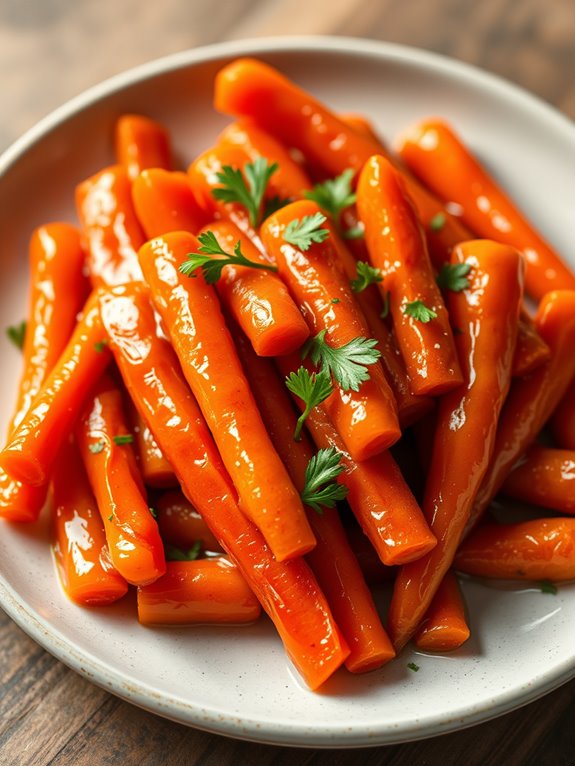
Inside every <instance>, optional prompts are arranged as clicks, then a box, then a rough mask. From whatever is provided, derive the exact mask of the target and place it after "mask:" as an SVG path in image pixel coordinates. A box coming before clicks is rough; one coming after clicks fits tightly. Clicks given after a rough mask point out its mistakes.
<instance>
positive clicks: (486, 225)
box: [399, 120, 575, 299]
mask: <svg viewBox="0 0 575 766" xmlns="http://www.w3.org/2000/svg"><path fill="white" fill-rule="evenodd" d="M399 153H400V155H401V157H402V159H403V160H404V161H405V162H406V164H407V165H408V166H409V168H410V169H411V170H412V171H413V172H414V173H415V174H416V175H417V176H418V177H419V178H421V179H422V180H423V182H424V183H425V184H427V185H428V186H429V187H430V188H431V189H432V190H433V191H434V192H435V193H436V194H437V195H438V196H439V197H441V199H444V200H448V201H449V202H454V203H456V204H457V205H459V206H460V208H461V215H462V217H463V220H464V222H465V223H466V224H467V225H468V226H469V227H470V228H471V229H472V230H473V231H474V232H476V233H477V234H479V235H480V236H482V237H489V238H491V239H494V240H497V241H498V242H503V243H505V244H508V245H511V246H512V247H516V248H517V249H518V250H521V251H522V252H523V253H524V255H525V258H526V260H527V272H526V275H525V289H526V291H527V292H528V293H529V294H530V295H532V296H533V297H534V298H537V299H540V298H541V297H542V296H543V295H544V294H545V293H547V292H548V291H550V290H574V289H575V275H574V274H573V273H572V271H571V270H570V269H569V267H568V266H566V265H565V263H564V262H563V261H562V260H561V258H560V256H559V255H558V254H557V253H555V252H554V251H553V249H552V248H551V246H550V245H549V244H548V243H547V242H545V240H544V239H543V238H542V237H541V235H540V234H539V233H538V232H537V231H536V230H535V229H534V228H533V227H532V226H531V224H530V223H529V222H528V221H527V219H526V218H525V217H524V216H523V214H522V213H521V212H520V211H519V210H518V208H517V207H516V206H515V205H514V204H513V202H512V201H511V200H510V198H509V197H508V196H507V194H506V193H505V192H504V190H503V189H502V188H501V187H500V186H498V185H497V184H496V183H495V181H494V180H493V179H492V178H491V177H490V176H489V174H488V173H487V171H486V170H485V168H483V167H482V166H481V165H480V163H479V162H478V161H477V159H476V158H475V157H474V156H473V155H472V154H471V152H470V151H469V150H468V149H467V147H466V146H465V145H464V144H463V142H462V141H461V140H460V138H459V137H458V136H457V135H456V134H455V132H454V130H453V129H452V128H451V127H450V126H449V125H447V124H446V123H444V122H442V121H441V120H425V121H423V122H420V123H418V124H417V125H415V126H414V127H413V128H411V129H410V130H409V131H407V132H406V133H405V135H404V136H403V137H402V139H401V142H400V146H399Z"/></svg>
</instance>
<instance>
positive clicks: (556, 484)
mask: <svg viewBox="0 0 575 766" xmlns="http://www.w3.org/2000/svg"><path fill="white" fill-rule="evenodd" d="M501 491H502V492H503V494H504V495H507V496H508V497H513V498H515V499H516V500H524V501H525V502H526V503H533V504H534V505H539V506H541V507H542V508H551V509H553V510H554V511H560V512H561V513H571V514H575V450H565V449H552V448H550V447H540V446H537V445H535V446H533V447H531V449H530V450H529V451H528V452H527V453H526V454H525V455H524V457H523V458H521V460H520V462H519V463H518V464H517V465H516V466H515V468H514V469H513V471H512V472H511V473H510V474H509V476H508V477H507V479H506V480H505V482H504V484H503V486H502V488H501Z"/></svg>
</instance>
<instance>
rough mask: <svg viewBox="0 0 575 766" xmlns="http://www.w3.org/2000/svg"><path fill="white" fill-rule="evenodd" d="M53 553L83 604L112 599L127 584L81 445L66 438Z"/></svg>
mask: <svg viewBox="0 0 575 766" xmlns="http://www.w3.org/2000/svg"><path fill="white" fill-rule="evenodd" d="M52 509H53V524H54V541H55V542H54V555H55V559H56V564H57V566H58V571H59V573H60V580H61V583H62V587H63V588H64V591H65V592H66V595H67V596H68V597H69V598H70V599H72V601H74V602H75V603H76V604H80V605H82V606H99V605H102V604H111V603H112V602H114V601H117V600H118V599H120V598H122V596H124V595H125V594H126V593H127V591H128V585H127V583H126V581H125V580H124V579H123V578H122V577H121V575H120V574H119V573H118V572H117V570H116V569H114V566H113V564H112V561H111V559H110V551H109V549H108V546H107V543H106V536H105V534H104V525H103V523H102V519H101V518H100V514H99V513H98V506H97V505H96V500H95V498H94V495H93V494H92V490H91V489H90V485H89V484H88V478H87V476H86V473H85V471H84V466H83V465H82V462H81V460H80V456H79V454H78V450H77V448H76V446H75V445H74V444H73V443H72V442H70V441H67V442H64V444H63V445H62V448H61V450H60V452H59V454H58V458H57V460H56V463H55V465H54V474H53V477H52Z"/></svg>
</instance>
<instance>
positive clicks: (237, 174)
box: [212, 157, 278, 227]
mask: <svg viewBox="0 0 575 766" xmlns="http://www.w3.org/2000/svg"><path fill="white" fill-rule="evenodd" d="M277 169H278V164H277V162H274V163H272V164H271V165H270V164H269V163H268V161H267V159H265V157H258V158H257V159H256V160H254V162H248V163H246V165H245V166H244V172H243V173H242V171H241V170H238V169H237V168H233V167H232V166H231V165H224V166H223V167H222V169H221V171H220V172H219V173H217V174H216V175H217V179H218V181H219V182H220V183H221V184H222V185H221V186H218V187H216V188H215V189H212V196H213V197H214V199H217V200H220V201H222V202H238V203H239V204H240V205H243V206H244V207H245V209H246V210H247V212H248V216H249V219H250V223H251V225H252V226H254V227H256V226H257V225H258V224H259V223H260V222H261V220H260V211H261V207H262V200H263V198H264V194H265V191H266V188H267V185H268V182H269V180H270V178H271V176H272V175H273V174H274V173H275V172H276V170H277ZM244 176H245V178H244ZM246 181H247V183H246Z"/></svg>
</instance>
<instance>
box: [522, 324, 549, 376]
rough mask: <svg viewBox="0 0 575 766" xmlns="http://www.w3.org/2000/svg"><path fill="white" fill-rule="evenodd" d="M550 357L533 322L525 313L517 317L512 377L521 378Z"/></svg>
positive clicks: (547, 347)
mask: <svg viewBox="0 0 575 766" xmlns="http://www.w3.org/2000/svg"><path fill="white" fill-rule="evenodd" d="M550 356H551V351H550V350H549V346H548V345H547V344H546V343H545V341H544V340H543V338H542V337H541V336H540V335H539V333H538V332H537V330H536V329H535V325H534V324H533V320H532V319H531V317H530V316H529V315H528V314H527V312H526V311H524V312H522V314H521V316H520V317H519V327H518V328H517V345H516V346H515V355H514V357H513V369H512V375H513V377H514V378H522V377H523V376H524V375H527V374H528V373H530V372H533V370H536V369H537V368H538V367H541V365H542V364H543V363H544V362H546V361H547V360H548V359H549V357H550Z"/></svg>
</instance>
